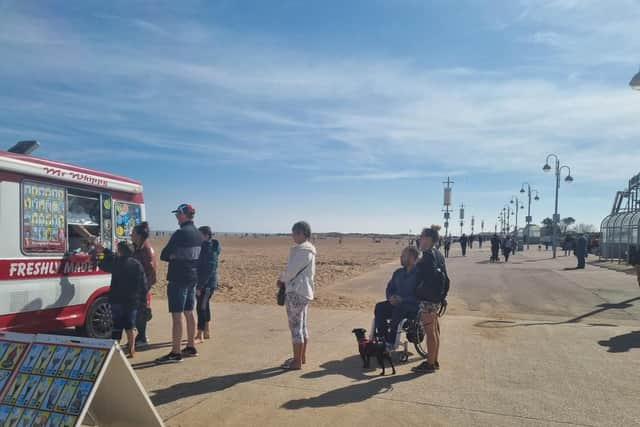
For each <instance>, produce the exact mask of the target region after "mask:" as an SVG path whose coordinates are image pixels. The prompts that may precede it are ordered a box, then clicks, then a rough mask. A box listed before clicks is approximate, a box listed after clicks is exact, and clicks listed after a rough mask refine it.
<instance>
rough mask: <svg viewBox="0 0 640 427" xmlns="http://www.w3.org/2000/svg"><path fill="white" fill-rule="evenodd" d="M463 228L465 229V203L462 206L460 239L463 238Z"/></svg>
mask: <svg viewBox="0 0 640 427" xmlns="http://www.w3.org/2000/svg"><path fill="white" fill-rule="evenodd" d="M463 228H464V203H463V204H461V205H460V237H462V229H463Z"/></svg>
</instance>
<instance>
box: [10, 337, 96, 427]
mask: <svg viewBox="0 0 640 427" xmlns="http://www.w3.org/2000/svg"><path fill="white" fill-rule="evenodd" d="M4 344H5V343H4V342H0V345H4ZM25 347H26V345H25ZM16 351H19V350H16ZM107 354H108V351H107V350H105V349H97V348H86V347H75V346H70V345H59V344H52V343H37V342H36V343H34V344H32V345H31V347H30V348H29V349H28V350H27V352H26V354H25V356H24V358H23V359H22V362H21V363H20V364H19V366H18V367H17V373H16V375H15V376H14V377H13V378H12V379H11V380H10V381H9V382H8V383H7V384H6V386H7V388H6V392H5V393H4V398H3V399H2V402H0V425H2V426H6V427H20V426H25V427H26V426H30V427H36V426H42V427H45V426H51V427H53V426H56V427H57V426H69V427H71V426H75V425H76V422H77V419H78V417H79V416H80V413H81V412H82V409H83V408H84V405H85V402H86V400H87V398H88V397H89V394H90V393H91V389H92V388H93V386H94V383H95V381H96V379H97V378H98V374H99V373H100V371H101V369H102V366H103V364H104V362H105V359H106V357H107ZM2 360H3V361H4V360H5V359H4V358H3V359H2ZM7 360H8V359H7ZM7 363H9V362H7ZM0 366H2V362H0Z"/></svg>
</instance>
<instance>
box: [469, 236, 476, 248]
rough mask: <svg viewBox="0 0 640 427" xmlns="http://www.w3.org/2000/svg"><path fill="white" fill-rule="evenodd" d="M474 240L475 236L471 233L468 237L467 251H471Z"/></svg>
mask: <svg viewBox="0 0 640 427" xmlns="http://www.w3.org/2000/svg"><path fill="white" fill-rule="evenodd" d="M475 239H476V236H474V235H473V233H472V234H471V235H469V249H473V241H474V240H475Z"/></svg>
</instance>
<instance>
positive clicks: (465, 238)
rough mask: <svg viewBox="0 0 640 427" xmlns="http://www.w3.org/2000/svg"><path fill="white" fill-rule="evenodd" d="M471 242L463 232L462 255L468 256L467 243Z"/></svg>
mask: <svg viewBox="0 0 640 427" xmlns="http://www.w3.org/2000/svg"><path fill="white" fill-rule="evenodd" d="M468 243H469V238H468V237H467V235H466V234H464V233H463V234H462V236H461V237H460V247H461V248H462V256H467V244H468Z"/></svg>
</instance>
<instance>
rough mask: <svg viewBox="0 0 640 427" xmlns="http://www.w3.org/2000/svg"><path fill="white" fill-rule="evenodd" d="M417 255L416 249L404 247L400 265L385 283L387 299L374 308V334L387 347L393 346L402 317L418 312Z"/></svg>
mask: <svg viewBox="0 0 640 427" xmlns="http://www.w3.org/2000/svg"><path fill="white" fill-rule="evenodd" d="M419 257H420V252H418V249H416V248H414V247H407V248H404V250H403V251H402V255H401V256H400V264H401V265H402V267H401V268H399V269H397V270H396V271H394V272H393V276H391V280H390V281H389V283H388V284H387V289H386V296H387V299H386V300H385V301H382V302H379V303H377V304H376V307H375V309H374V318H375V325H376V331H375V332H376V336H377V337H378V338H381V339H383V340H384V342H385V343H386V347H387V349H393V348H394V347H395V341H396V336H397V334H398V325H399V324H400V322H401V321H402V319H404V318H408V317H413V318H415V317H416V315H417V314H418V300H416V268H415V266H416V262H418V258H419ZM387 319H391V326H390V328H389V330H387Z"/></svg>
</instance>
